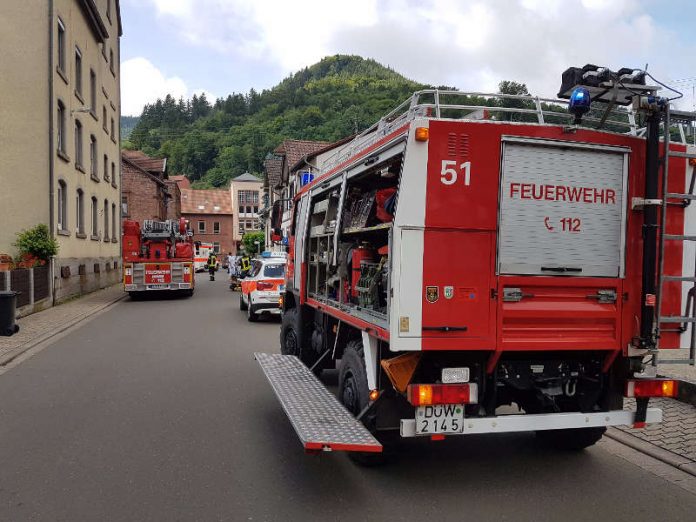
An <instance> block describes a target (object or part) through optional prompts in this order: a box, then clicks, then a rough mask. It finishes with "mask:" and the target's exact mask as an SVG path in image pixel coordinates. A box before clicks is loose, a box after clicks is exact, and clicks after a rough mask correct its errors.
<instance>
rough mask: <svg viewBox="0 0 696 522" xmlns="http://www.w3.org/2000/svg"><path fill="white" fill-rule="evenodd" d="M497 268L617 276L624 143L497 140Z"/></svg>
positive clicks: (503, 271) (622, 213)
mask: <svg viewBox="0 0 696 522" xmlns="http://www.w3.org/2000/svg"><path fill="white" fill-rule="evenodd" d="M502 163H503V165H502V183H501V193H500V219H499V223H500V228H499V235H498V272H499V273H500V274H520V275H527V274H528V275H565V276H584V277H621V276H622V275H623V258H624V255H623V252H624V237H625V235H624V229H625V221H626V210H625V209H626V204H625V197H626V194H625V193H626V175H627V172H628V149H624V148H619V147H606V146H593V145H584V144H568V143H566V142H562V143H561V142H556V141H544V140H519V139H506V140H505V141H504V142H503V159H502Z"/></svg>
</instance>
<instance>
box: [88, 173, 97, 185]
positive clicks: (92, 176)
mask: <svg viewBox="0 0 696 522" xmlns="http://www.w3.org/2000/svg"><path fill="white" fill-rule="evenodd" d="M89 177H90V178H91V179H92V181H96V182H97V183H99V174H90V175H89Z"/></svg>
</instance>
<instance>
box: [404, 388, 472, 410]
mask: <svg viewBox="0 0 696 522" xmlns="http://www.w3.org/2000/svg"><path fill="white" fill-rule="evenodd" d="M406 393H407V397H408V402H410V403H411V404H413V405H414V406H430V405H432V404H478V385H477V384H476V383H475V382H470V383H466V384H410V385H409V386H408V388H407V389H406Z"/></svg>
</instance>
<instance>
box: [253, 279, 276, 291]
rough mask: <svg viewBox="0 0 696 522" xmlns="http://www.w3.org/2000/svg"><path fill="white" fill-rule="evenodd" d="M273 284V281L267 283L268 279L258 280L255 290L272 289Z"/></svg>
mask: <svg viewBox="0 0 696 522" xmlns="http://www.w3.org/2000/svg"><path fill="white" fill-rule="evenodd" d="M273 286H274V285H273V283H269V282H268V281H259V282H258V283H256V289H257V290H273Z"/></svg>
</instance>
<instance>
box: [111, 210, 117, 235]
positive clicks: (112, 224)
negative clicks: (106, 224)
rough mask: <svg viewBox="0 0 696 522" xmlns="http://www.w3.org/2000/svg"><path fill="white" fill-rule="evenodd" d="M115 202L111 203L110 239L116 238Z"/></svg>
mask: <svg viewBox="0 0 696 522" xmlns="http://www.w3.org/2000/svg"><path fill="white" fill-rule="evenodd" d="M116 221H117V220H116V203H112V204H111V240H112V241H113V240H115V239H116Z"/></svg>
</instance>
